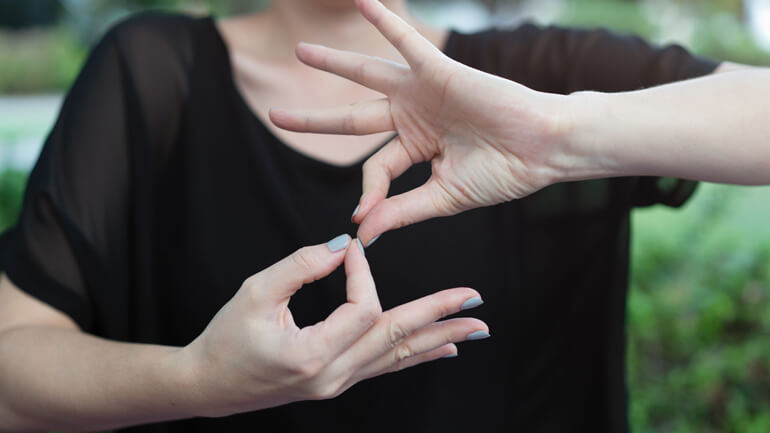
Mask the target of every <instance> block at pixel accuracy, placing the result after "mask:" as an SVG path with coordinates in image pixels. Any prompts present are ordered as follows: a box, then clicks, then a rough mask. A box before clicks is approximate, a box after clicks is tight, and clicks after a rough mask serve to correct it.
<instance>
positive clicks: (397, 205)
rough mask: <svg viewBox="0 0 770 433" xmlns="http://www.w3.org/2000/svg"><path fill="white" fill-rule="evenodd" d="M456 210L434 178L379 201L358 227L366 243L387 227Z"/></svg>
mask: <svg viewBox="0 0 770 433" xmlns="http://www.w3.org/2000/svg"><path fill="white" fill-rule="evenodd" d="M456 213H458V210H457V205H456V204H455V203H454V201H453V200H452V198H451V197H448V195H447V194H446V191H445V190H444V189H443V188H442V187H441V186H440V185H439V183H438V182H437V181H436V180H434V179H433V178H431V179H429V180H428V182H426V183H425V184H424V185H422V186H420V187H418V188H415V189H413V190H411V191H408V192H405V193H403V194H399V195H395V196H393V197H390V198H388V199H385V200H383V201H381V202H379V203H378V204H377V205H376V206H374V208H373V209H372V210H371V211H369V213H368V215H366V218H365V219H364V220H363V221H362V222H361V225H360V226H359V227H358V237H359V239H361V241H362V242H363V244H364V245H365V246H367V247H368V246H369V245H371V244H372V243H373V242H374V241H375V240H377V238H378V237H379V236H380V235H381V234H383V233H385V232H387V231H390V230H395V229H398V228H401V227H405V226H408V225H410V224H414V223H418V222H421V221H425V220H428V219H431V218H435V217H440V216H449V215H454V214H456Z"/></svg>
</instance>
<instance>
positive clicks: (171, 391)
mask: <svg viewBox="0 0 770 433" xmlns="http://www.w3.org/2000/svg"><path fill="white" fill-rule="evenodd" d="M389 6H390V7H392V8H394V9H395V10H399V7H401V8H402V9H403V13H404V15H405V17H406V18H407V20H409V21H410V22H412V23H413V24H414V25H415V26H417V27H419V28H421V31H423V32H424V33H425V34H426V35H433V37H434V40H435V43H437V44H440V43H443V39H444V38H445V36H446V32H444V31H441V30H435V29H429V28H427V27H422V26H420V24H419V23H417V22H415V21H413V20H411V19H410V18H409V17H408V15H407V14H406V8H405V5H404V3H403V2H400V1H393V2H390V3H389ZM219 27H220V30H221V32H222V34H223V37H224V38H225V41H226V43H227V45H228V48H229V50H230V52H231V55H232V59H233V64H234V71H235V78H236V82H237V84H238V87H239V88H240V89H241V91H242V92H243V95H244V98H245V99H246V100H247V101H248V102H249V103H250V104H251V106H252V108H253V109H254V112H255V114H257V115H258V116H266V114H267V110H268V107H269V105H266V104H267V103H268V102H266V101H269V104H270V105H273V104H276V103H280V104H281V105H288V104H290V103H294V102H297V101H300V97H301V98H302V99H301V100H302V101H304V102H305V103H306V102H307V101H308V97H311V98H313V99H318V100H325V101H333V102H336V103H344V102H350V101H354V100H358V99H361V98H364V97H371V96H372V94H373V92H372V91H370V90H368V89H362V88H360V86H356V85H352V84H348V83H347V82H346V81H345V80H342V79H338V78H334V77H331V78H330V77H329V76H328V74H325V73H322V72H318V71H313V70H312V69H310V68H307V67H306V66H304V65H302V64H301V63H300V62H298V61H297V60H296V58H294V56H293V54H292V50H291V49H288V50H286V49H285V47H290V46H293V45H294V44H296V42H297V41H298V40H300V39H307V38H308V37H309V35H320V38H321V39H319V42H323V43H328V44H334V45H337V46H343V47H346V48H350V49H354V48H355V49H362V50H373V51H374V52H377V53H379V54H380V55H381V56H383V57H390V58H392V60H393V61H400V59H401V58H400V56H399V54H398V52H397V51H396V50H395V49H393V48H392V47H390V46H389V44H388V43H387V41H385V40H384V39H382V38H381V37H380V36H379V35H378V34H377V32H376V30H375V29H373V28H371V26H369V25H368V24H367V23H366V21H365V20H362V19H361V18H360V17H359V16H358V14H357V11H356V9H355V7H354V6H353V4H352V3H351V2H349V1H347V0H345V1H342V0H317V1H313V2H309V1H306V0H282V1H280V2H276V3H275V5H274V6H273V7H271V8H270V9H269V10H267V11H266V12H264V13H260V14H257V15H252V16H247V17H239V18H235V19H232V20H225V21H222V22H220V23H219ZM274 29H283V31H280V32H276V31H275V30H274ZM265 33H269V34H270V38H271V39H270V43H269V44H266V45H260V44H258V43H255V41H256V42H259V41H260V40H262V39H263V38H262V36H263V35H264V34H265ZM351 34H354V35H356V37H355V38H350V35H351ZM346 41H353V43H354V44H356V45H350V46H346V45H340V44H345V43H346ZM271 46H272V47H273V48H272V49H271V48H270V47H271ZM286 53H288V55H286ZM287 77H288V78H287ZM292 80H296V81H292ZM290 82H291V85H290V86H289V85H288V84H289V83H290ZM298 83H299V84H298ZM319 83H320V84H322V85H319ZM302 84H304V87H302ZM276 89H278V90H276ZM302 95H304V96H302ZM274 131H275V132H276V134H277V135H278V136H279V137H280V138H282V139H284V140H285V141H286V144H287V145H289V146H292V147H294V148H295V149H297V150H298V151H302V152H306V153H308V154H310V155H311V156H315V157H317V158H319V159H322V160H324V161H326V162H328V163H331V164H349V163H351V162H355V161H357V160H360V159H361V158H363V157H364V156H365V155H367V154H369V153H371V152H372V151H373V150H374V149H375V148H376V147H377V146H379V145H380V144H381V141H382V140H383V139H384V136H383V138H378V137H374V138H375V139H371V140H357V142H356V143H355V146H354V148H352V147H351V145H350V143H348V145H347V147H345V146H340V144H339V140H329V137H328V136H317V137H311V136H303V135H299V134H290V133H285V132H281V131H279V130H278V129H277V128H276V129H275V130H274ZM359 141H360V142H359ZM344 239H345V240H346V245H347V246H346V247H345V248H343V249H341V250H338V251H332V250H331V249H330V248H329V247H328V246H327V245H324V244H322V245H315V246H310V247H304V248H302V249H299V250H298V251H296V252H295V253H294V254H292V255H290V256H289V257H287V258H285V259H284V260H282V261H280V262H278V263H276V264H275V265H273V266H271V267H269V268H267V269H264V270H262V271H261V272H258V273H256V274H254V275H253V276H252V277H250V278H249V279H247V280H246V281H245V282H244V283H243V285H242V286H241V288H240V289H239V290H238V292H237V294H236V295H235V296H234V297H233V298H232V299H231V300H230V301H229V302H228V303H227V304H226V305H225V306H223V307H222V309H221V310H220V311H219V313H217V315H216V316H215V317H214V318H213V319H212V320H211V322H210V324H209V325H208V327H207V328H206V330H205V331H204V332H203V333H202V334H201V335H200V336H198V337H197V338H196V339H195V340H194V341H192V342H190V343H189V344H188V345H187V346H184V347H169V346H157V345H144V344H133V343H123V342H115V341H109V340H105V339H102V338H98V337H95V336H92V335H89V334H87V333H85V332H83V331H82V330H80V329H79V328H78V326H77V324H76V323H74V322H73V321H72V320H71V319H70V318H69V317H68V316H67V315H65V314H64V313H62V312H60V311H58V310H56V309H54V308H52V307H50V306H48V305H47V304H44V303H42V302H41V301H39V300H37V299H35V298H33V297H31V296H29V295H27V294H26V293H25V292H23V291H22V290H20V289H19V288H18V287H17V286H16V285H15V284H14V283H13V282H12V281H11V280H10V279H9V278H8V277H7V276H4V275H3V276H1V277H0V431H6V432H17V431H19V432H23V431H48V430H60V431H61V430H64V431H89V430H107V429H114V428H120V427H126V426H131V425H137V424H144V423H151V422H159V421H164V420H174V419H182V418H190V417H196V416H210V417H218V416H225V415H230V414H234V413H240V412H246V411H254V410H259V409H264V408H269V407H274V406H277V405H282V404H286V403H289V402H293V401H299V400H315V399H327V398H333V397H335V396H337V395H339V394H340V393H342V392H344V391H345V390H346V389H348V388H349V387H351V386H353V385H354V384H356V383H357V382H360V381H362V380H365V379H367V378H370V377H373V376H377V375H381V374H385V373H389V372H394V371H397V370H401V369H404V368H409V367H412V366H415V365H418V364H421V363H424V362H429V361H435V360H437V359H439V358H442V357H446V356H453V355H456V354H457V346H456V345H455V343H457V342H460V341H465V340H466V338H467V337H468V336H469V335H471V334H474V333H478V332H481V333H482V334H486V335H488V333H489V328H488V327H487V325H486V324H485V323H484V322H482V321H480V320H477V319H473V318H462V317H460V318H451V319H448V320H441V319H443V318H445V317H446V316H448V315H452V314H455V313H458V312H460V311H461V309H462V307H463V305H466V306H467V304H466V302H467V301H469V300H474V299H476V300H477V301H474V303H473V304H474V305H478V303H479V302H481V299H480V297H481V295H480V294H479V293H478V292H476V291H475V290H473V289H470V288H455V289H449V290H443V291H440V292H437V293H435V294H433V295H430V296H427V297H425V298H421V299H418V300H415V301H412V302H410V303H407V304H404V305H401V306H398V307H396V308H393V309H391V310H388V311H384V312H383V311H382V309H381V307H380V304H379V300H378V297H377V293H376V288H375V285H374V281H373V280H372V277H371V273H370V270H369V265H368V263H367V261H366V258H365V255H364V253H363V249H362V248H360V243H359V242H358V241H354V240H352V239H351V238H350V237H349V236H348V237H346V238H344ZM343 264H344V266H345V270H346V275H347V287H346V290H347V302H346V303H345V304H343V305H341V306H340V307H339V308H337V309H336V310H335V311H334V312H333V313H332V314H331V315H330V316H329V317H328V318H327V319H325V320H324V321H322V322H320V323H318V324H316V325H313V326H309V327H305V328H301V329H300V328H298V327H297V326H296V325H295V324H294V321H293V319H292V315H291V312H290V310H289V308H288V303H289V299H290V297H291V296H292V294H294V293H295V292H296V291H297V290H299V289H300V288H301V287H302V285H303V284H306V283H309V282H311V281H314V280H316V279H320V278H323V277H324V276H326V275H328V274H329V273H330V272H332V271H333V270H334V269H335V268H338V267H339V266H341V265H343ZM255 271H256V270H255ZM342 289H343V288H340V290H342ZM475 335H478V334H475ZM445 362H449V361H445Z"/></svg>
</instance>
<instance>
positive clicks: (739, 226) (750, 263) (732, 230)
mask: <svg viewBox="0 0 770 433" xmlns="http://www.w3.org/2000/svg"><path fill="white" fill-rule="evenodd" d="M702 189H703V190H702V191H700V192H699V194H698V195H697V198H696V199H695V200H693V201H692V203H691V204H689V205H688V206H687V207H686V208H685V209H684V210H682V211H672V210H665V209H651V210H644V211H638V212H637V214H636V215H635V223H634V231H633V235H634V241H633V248H632V250H633V262H632V267H633V271H632V284H631V296H630V299H629V304H628V311H629V329H628V334H629V354H628V362H629V386H630V391H631V422H632V425H633V427H634V428H633V430H634V431H635V432H661V433H662V432H665V433H669V432H670V433H689V432H693V433H694V432H734V433H755V432H756V433H760V432H768V431H770V339H768V337H770V289H769V288H770V233H768V229H767V227H766V224H761V225H757V224H756V222H753V221H752V218H751V217H752V215H755V214H757V213H759V214H760V215H761V214H764V218H763V219H762V220H763V221H767V218H768V215H770V209H768V206H767V205H766V204H765V205H763V206H757V205H756V203H757V202H759V203H768V202H770V200H768V199H769V198H770V190H768V189H760V190H748V189H738V188H736V187H725V186H714V185H705V186H702ZM758 200H759V201H758ZM744 212H745V214H744Z"/></svg>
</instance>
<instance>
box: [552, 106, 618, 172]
mask: <svg viewBox="0 0 770 433" xmlns="http://www.w3.org/2000/svg"><path fill="white" fill-rule="evenodd" d="M608 96H609V95H607V94H605V93H599V92H575V93H572V94H570V95H567V96H564V97H563V100H562V101H561V108H560V110H559V114H558V120H557V122H558V124H559V128H558V131H559V133H558V134H557V139H556V143H557V147H558V149H559V150H560V151H559V152H558V153H557V156H555V157H554V160H553V161H552V165H553V166H554V169H555V170H554V171H555V172H556V173H558V174H557V176H558V177H559V179H558V181H559V182H570V181H577V180H587V179H597V178H606V177H614V176H619V175H621V173H620V171H619V170H618V166H617V164H616V162H615V161H616V159H615V155H614V152H613V149H612V147H611V146H607V145H606V144H607V143H611V142H612V139H611V138H609V137H608V133H609V132H608V131H605V130H603V128H605V127H606V126H607V123H608V122H609V118H610V108H609V98H608Z"/></svg>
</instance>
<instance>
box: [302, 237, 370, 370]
mask: <svg viewBox="0 0 770 433" xmlns="http://www.w3.org/2000/svg"><path fill="white" fill-rule="evenodd" d="M345 274H346V276H347V295H348V296H347V298H348V299H347V301H348V302H346V303H345V304H342V305H340V306H339V307H337V309H336V310H334V312H332V314H330V315H329V317H328V318H326V320H324V321H323V322H320V323H318V324H316V325H313V326H310V327H308V328H305V329H303V330H302V331H304V332H307V333H309V334H308V337H309V339H310V340H309V341H310V342H311V344H319V345H320V346H322V350H321V352H322V353H325V354H326V356H328V357H329V359H328V361H330V360H331V359H334V358H336V357H337V356H338V355H339V354H340V353H342V352H343V351H345V349H347V348H348V347H350V346H351V345H352V344H353V343H355V341H356V340H358V338H359V337H361V335H363V334H364V333H365V332H366V331H367V330H368V329H369V328H371V326H372V325H374V323H375V322H376V321H377V319H378V318H379V316H380V314H382V307H381V306H380V300H379V297H378V296H377V288H376V287H375V285H374V280H373V278H372V273H371V271H370V269H369V264H368V262H367V261H366V257H365V255H364V248H363V246H362V245H361V241H360V240H358V239H356V240H354V241H353V242H351V244H350V246H348V250H347V253H346V255H345ZM302 331H301V332H302Z"/></svg>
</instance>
